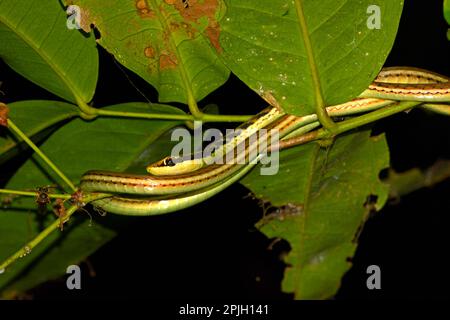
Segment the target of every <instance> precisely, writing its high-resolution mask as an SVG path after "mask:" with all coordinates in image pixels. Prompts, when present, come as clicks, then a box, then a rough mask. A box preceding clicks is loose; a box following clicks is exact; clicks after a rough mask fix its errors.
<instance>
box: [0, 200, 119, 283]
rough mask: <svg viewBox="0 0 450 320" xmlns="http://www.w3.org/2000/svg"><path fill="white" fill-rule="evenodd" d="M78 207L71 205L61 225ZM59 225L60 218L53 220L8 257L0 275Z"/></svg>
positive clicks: (2, 264) (0, 265)
mask: <svg viewBox="0 0 450 320" xmlns="http://www.w3.org/2000/svg"><path fill="white" fill-rule="evenodd" d="M110 196H111V195H109V194H90V195H88V196H86V197H85V198H84V201H85V202H86V203H88V202H90V201H94V200H98V199H102V198H106V197H110ZM78 209H79V208H78V206H76V205H72V206H70V207H69V209H67V211H66V215H65V216H64V217H62V218H63V221H62V222H63V223H66V222H67V221H69V219H70V217H71V216H72V215H73V214H74V213H75V212H76V211H77V210H78ZM60 225H61V220H60V218H58V219H55V221H53V222H52V223H51V224H50V225H49V226H48V227H47V228H45V229H44V230H43V231H42V232H40V233H39V234H38V235H37V236H36V237H35V238H34V239H33V240H31V241H30V242H28V243H27V244H26V245H25V246H23V247H22V248H20V249H19V250H18V251H17V252H15V253H14V254H12V255H11V256H10V257H8V258H7V259H6V260H5V261H3V262H2V263H1V264H0V274H2V273H3V272H4V271H5V269H6V268H8V267H9V266H10V265H11V264H12V263H14V262H15V261H16V260H18V259H20V258H23V257H25V256H26V255H28V254H30V253H31V251H32V250H33V249H34V248H35V247H36V246H37V245H38V244H40V243H41V242H42V241H43V240H44V239H45V238H47V237H48V236H49V235H50V234H51V233H52V232H53V231H55V230H57V229H58V228H59V227H60Z"/></svg>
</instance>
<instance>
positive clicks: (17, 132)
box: [8, 119, 77, 192]
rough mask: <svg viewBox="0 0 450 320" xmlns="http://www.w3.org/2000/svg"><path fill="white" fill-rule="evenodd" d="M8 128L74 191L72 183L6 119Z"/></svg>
mask: <svg viewBox="0 0 450 320" xmlns="http://www.w3.org/2000/svg"><path fill="white" fill-rule="evenodd" d="M8 127H9V128H11V129H12V130H13V131H14V132H15V133H16V134H17V135H18V136H19V137H20V138H22V140H23V141H25V143H26V144H28V145H29V146H30V148H31V149H33V150H34V152H36V154H37V155H38V156H39V157H41V158H42V160H44V161H45V162H46V163H47V165H48V166H49V167H50V168H51V169H52V170H53V171H54V172H55V173H56V174H57V175H58V176H59V177H60V178H61V179H62V180H63V181H64V182H65V183H66V184H67V185H68V186H69V188H70V189H72V191H74V192H75V191H76V190H77V189H76V187H75V185H74V184H73V183H72V181H70V180H69V178H67V177H66V176H65V175H64V173H62V171H61V170H59V168H58V167H57V166H56V165H55V164H54V163H53V162H52V161H51V160H50V159H49V158H48V157H47V156H46V155H45V154H44V153H43V152H42V151H41V150H40V149H39V148H38V147H37V146H36V145H35V144H34V143H33V141H31V140H30V139H29V138H28V137H27V136H26V134H25V133H23V132H22V131H21V130H20V129H19V128H18V127H17V126H16V125H15V124H14V122H12V121H11V119H8Z"/></svg>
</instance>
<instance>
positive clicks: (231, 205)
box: [0, 0, 450, 300]
mask: <svg viewBox="0 0 450 320" xmlns="http://www.w3.org/2000/svg"><path fill="white" fill-rule="evenodd" d="M446 30H447V26H446V23H445V21H444V19H443V17H442V1H438V0H431V1H417V0H409V1H406V3H405V7H404V12H403V16H402V20H401V24H400V29H399V33H398V36H397V39H396V42H395V46H394V48H393V50H392V52H391V54H390V56H389V58H388V60H387V62H386V66H398V65H406V66H415V67H421V68H425V69H429V70H432V71H436V72H439V73H443V74H446V75H450V59H449V57H450V55H449V53H450V45H449V42H448V41H447V39H446ZM100 51H101V66H100V80H99V85H98V89H97V93H96V96H95V103H96V105H97V106H102V105H108V104H115V103H119V102H127V101H145V99H144V97H143V96H142V95H141V94H140V93H139V92H138V91H137V89H136V87H138V88H139V89H140V90H141V91H142V92H144V93H145V95H146V96H147V98H148V99H151V100H152V101H156V100H155V99H156V92H155V90H154V89H152V88H151V87H150V86H148V85H147V84H146V83H145V82H144V81H142V80H140V79H139V78H138V77H136V76H135V75H133V74H131V73H129V72H126V75H125V71H124V70H123V69H122V68H120V67H119V66H118V65H117V64H116V63H114V62H113V59H112V57H111V56H110V55H109V54H107V53H105V52H104V51H103V50H100ZM0 71H1V72H0V81H2V82H3V85H2V87H1V88H0V89H1V91H2V92H3V93H4V96H2V97H1V99H2V100H3V101H5V102H12V101H18V100H25V99H55V97H54V96H52V95H51V94H49V93H47V92H45V91H43V90H42V89H40V88H39V87H37V86H35V85H33V84H31V83H29V82H28V81H26V80H24V79H23V78H21V77H20V76H18V75H17V74H15V73H14V72H13V71H11V70H10V69H9V68H8V67H7V66H6V65H5V64H3V63H2V62H0ZM207 103H217V104H218V105H219V106H220V108H221V112H222V113H230V114H232V113H234V114H236V113H250V112H253V113H255V112H257V111H258V110H259V108H260V107H261V106H262V105H264V103H263V102H262V101H261V100H260V99H259V97H258V96H257V95H256V94H255V93H253V92H252V91H250V90H249V89H248V88H246V87H245V85H244V84H242V83H241V82H240V81H239V80H238V79H236V78H235V77H233V76H232V77H231V78H230V80H229V81H228V82H227V83H226V85H225V86H223V87H222V88H221V89H219V90H217V91H216V92H214V93H213V94H211V95H210V96H208V97H207V98H206V99H204V101H202V102H201V105H202V106H204V105H206V104H207ZM244 105H245V110H243V109H242V108H241V109H240V106H244ZM449 125H450V119H449V118H445V117H441V116H435V115H431V114H427V113H424V112H421V111H413V112H411V113H409V114H401V115H396V116H394V117H391V118H389V119H385V120H383V121H380V122H378V123H377V124H376V126H375V132H377V133H380V132H386V134H387V137H388V142H389V146H390V149H391V162H392V166H393V167H394V169H396V170H397V171H404V170H407V169H410V168H413V167H420V168H426V167H427V166H430V165H431V164H433V163H434V162H435V161H436V160H437V159H440V158H446V159H450V134H449ZM11 171H12V170H11ZM2 176H5V172H3V174H2ZM247 194H248V191H247V190H246V189H245V188H244V187H242V186H240V185H238V184H236V185H234V186H232V187H231V188H229V189H227V190H226V191H224V192H222V193H221V194H219V195H217V196H216V197H214V198H213V199H211V200H209V201H207V202H205V203H202V204H200V205H198V206H196V207H194V208H190V209H188V210H184V211H180V212H177V213H175V214H170V215H166V216H161V217H152V218H138V219H134V218H131V219H130V220H129V221H130V224H129V225H128V226H126V227H125V228H124V230H123V231H122V232H121V233H120V235H119V236H118V237H117V238H115V239H114V240H113V241H111V242H110V243H108V244H107V245H105V246H104V247H102V248H101V249H100V250H98V252H96V253H95V254H94V255H92V256H91V257H90V258H89V259H88V262H83V263H82V264H81V266H82V270H83V271H84V272H83V283H82V285H83V289H82V290H80V291H68V290H67V289H66V287H65V278H61V279H58V280H54V281H51V282H49V283H47V284H44V285H41V286H40V287H38V288H36V289H34V290H32V291H31V292H30V296H31V297H34V298H35V299H50V298H57V299H72V298H165V299H167V298H171V299H173V298H175V299H179V300H184V299H193V298H194V299H195V298H200V299H214V300H217V299H230V298H252V299H258V298H262V299H280V300H285V299H290V298H291V297H290V296H289V295H287V294H283V293H282V292H281V290H280V282H281V279H282V276H283V270H284V264H283V263H282V262H281V261H280V260H279V258H278V257H279V255H280V253H281V252H282V251H283V250H286V249H288V245H287V244H285V243H280V245H278V246H276V247H275V248H274V249H273V250H268V249H267V248H268V245H269V244H270V242H271V241H270V239H267V238H266V237H265V236H264V235H263V234H261V233H260V232H258V231H257V230H255V229H254V227H253V225H254V223H255V222H256V221H257V220H258V219H259V218H260V217H261V215H262V210H261V209H260V208H259V207H258V205H257V203H256V201H254V200H251V199H250V198H245V196H246V195H247ZM449 213H450V181H445V182H443V183H440V184H439V185H436V186H434V187H433V188H430V189H423V190H420V191H417V192H414V193H412V194H410V195H408V196H405V197H403V198H402V199H401V200H400V201H399V202H396V203H391V204H390V205H388V206H386V208H385V209H383V210H382V211H381V212H380V213H377V214H376V215H375V216H373V217H372V218H371V219H370V220H369V221H368V222H367V224H366V226H365V228H364V230H363V232H362V234H361V237H360V245H359V247H358V250H357V253H356V255H355V257H354V259H353V267H352V268H351V269H350V271H349V272H348V273H347V274H346V275H345V276H344V278H343V281H342V286H341V288H340V290H339V292H338V294H337V295H336V299H387V298H449V297H450V293H449V288H450V277H449V276H448V271H447V270H448V263H447V260H448V259H447V257H448V254H449V250H448V244H449V243H450V241H449V240H450V236H449V232H448V231H447V230H448V229H449V227H450V217H449ZM101 219H102V218H100V217H94V220H95V223H101ZM372 264H376V265H379V266H380V268H381V272H382V289H381V290H375V291H370V290H368V289H367V288H366V284H365V283H366V278H367V274H366V268H367V266H369V265H372ZM92 271H95V276H93V277H92V276H90V275H89V274H90V273H91V272H92Z"/></svg>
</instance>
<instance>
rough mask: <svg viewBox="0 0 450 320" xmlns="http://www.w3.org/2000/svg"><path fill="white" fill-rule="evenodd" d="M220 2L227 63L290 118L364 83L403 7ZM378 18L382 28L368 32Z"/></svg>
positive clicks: (348, 0) (384, 2)
mask: <svg viewBox="0 0 450 320" xmlns="http://www.w3.org/2000/svg"><path fill="white" fill-rule="evenodd" d="M225 3H226V5H227V13H226V15H225V17H224V18H223V19H222V21H221V28H220V30H221V35H220V46H221V48H222V49H223V52H222V54H221V56H222V57H223V59H224V61H225V63H226V64H227V66H228V67H229V68H230V69H231V71H232V72H233V73H235V74H236V75H237V76H238V77H239V78H240V79H241V80H243V81H244V82H245V83H246V84H247V85H248V86H250V87H251V88H252V89H253V90H255V91H256V92H258V93H259V94H260V95H261V96H262V97H263V98H265V99H266V100H267V101H269V103H271V104H272V105H276V104H278V105H280V106H281V107H282V108H283V109H284V110H286V111H287V112H289V113H292V114H296V115H305V114H309V113H312V112H314V110H315V109H314V108H315V105H316V103H317V101H318V99H320V97H319V96H323V100H324V103H325V105H335V104H338V103H342V102H345V101H348V100H350V99H351V98H354V97H355V96H357V95H358V94H360V93H361V92H362V91H363V90H364V89H365V88H366V87H367V86H368V85H369V83H370V82H371V81H372V80H373V79H374V77H375V76H376V74H377V73H378V71H379V70H380V68H381V67H382V65H383V64H384V61H385V59H386V57H387V55H388V53H389V51H390V49H391V47H392V45H393V41H394V38H395V35H396V32H397V27H398V23H399V19H400V15H401V12H402V7H403V1H402V0H377V1H373V0H360V1H354V0H321V1H318V0H293V1H286V0H272V1H248V0H225ZM374 8H379V9H380V15H379V16H377V12H375V11H371V10H374ZM375 10H377V9H375ZM368 12H369V13H368ZM299 17H304V19H300V18H299ZM378 17H379V19H380V22H381V25H380V29H377V28H374V29H370V28H369V27H368V26H370V27H371V28H372V26H374V27H377V25H376V23H375V24H373V23H372V22H377V21H376V20H372V19H376V18H378ZM302 22H304V23H302ZM314 78H316V80H317V81H314Z"/></svg>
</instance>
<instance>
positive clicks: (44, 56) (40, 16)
mask: <svg viewBox="0 0 450 320" xmlns="http://www.w3.org/2000/svg"><path fill="white" fill-rule="evenodd" d="M66 21H67V17H66V13H65V10H64V8H63V7H62V6H61V4H60V3H59V1H55V0H40V1H35V0H21V1H16V0H0V43H1V46H0V58H2V59H3V60H4V61H5V62H6V63H7V64H8V65H9V66H10V67H11V68H13V69H14V70H15V71H16V72H18V73H20V74H21V75H22V76H24V77H25V78H27V79H28V80H30V81H32V82H34V83H36V84H37V85H39V86H41V87H43V88H45V89H47V90H48V91H50V92H52V93H54V94H56V95H57V96H59V97H62V98H64V99H66V100H68V101H71V102H77V99H79V100H81V101H84V102H88V101H90V100H91V99H92V97H93V95H94V91H95V86H96V84H97V77H98V53H97V49H96V43H95V39H94V37H93V35H86V34H81V33H80V32H79V31H78V30H69V29H68V28H67V25H66Z"/></svg>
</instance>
